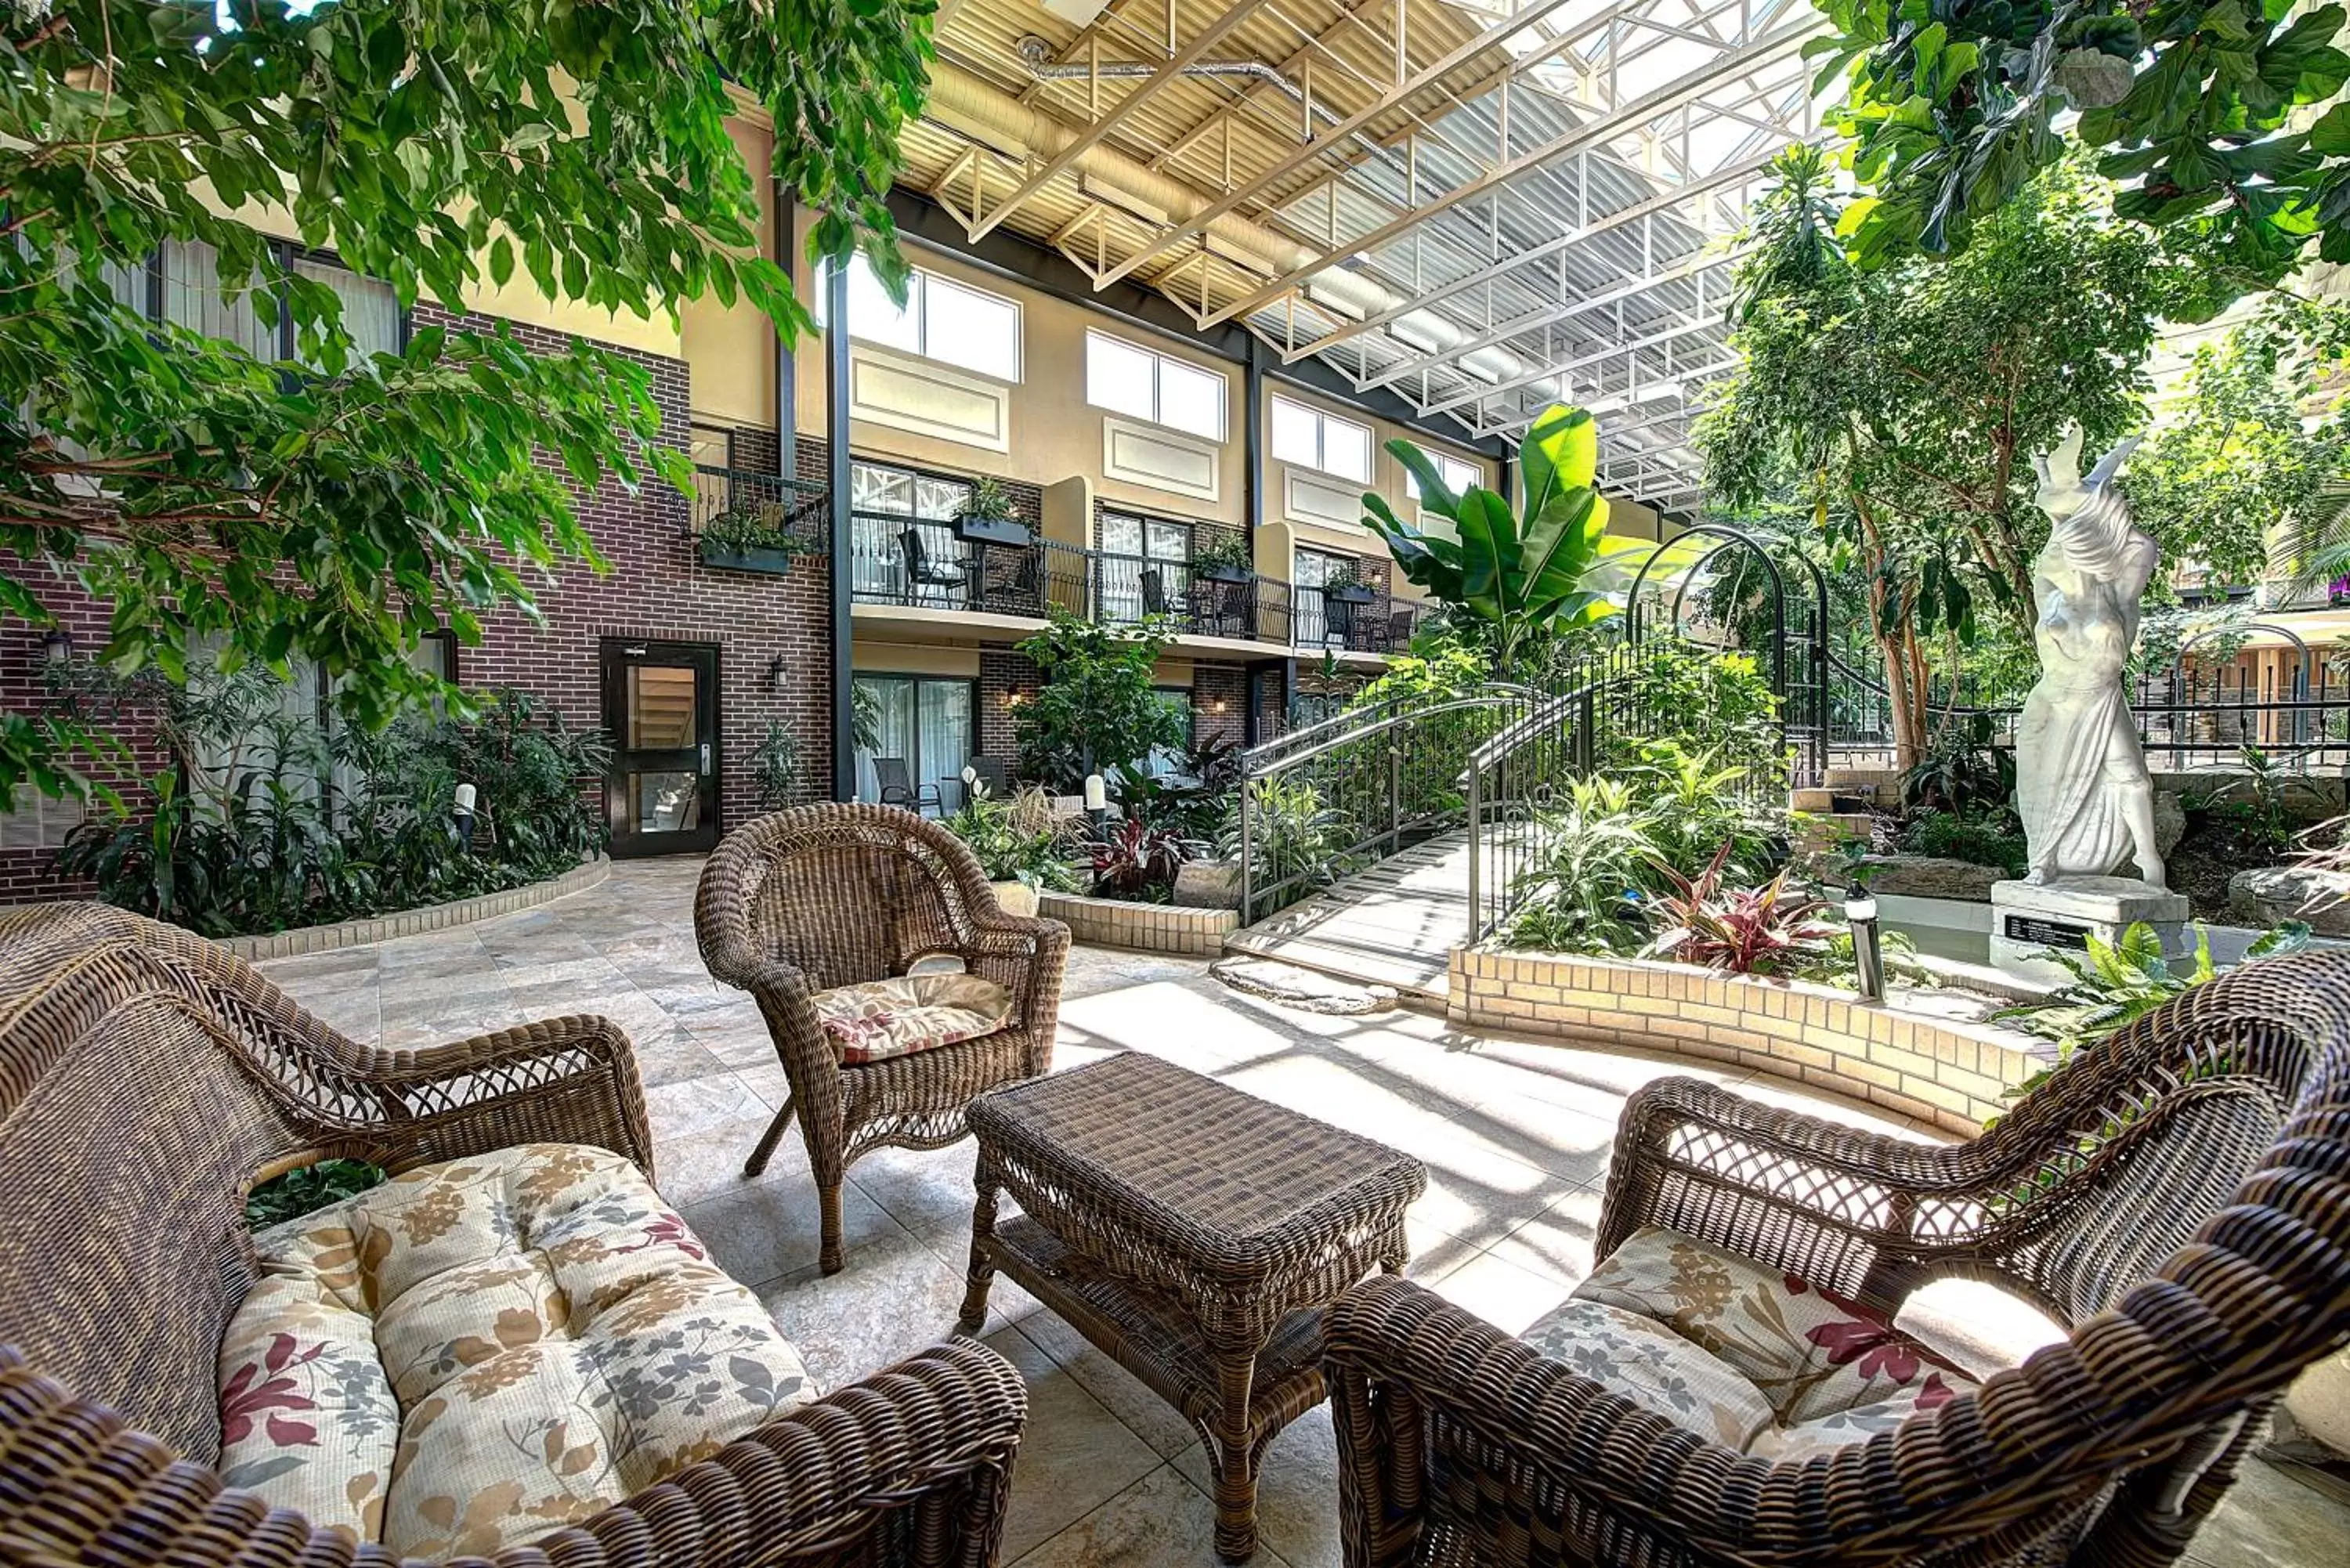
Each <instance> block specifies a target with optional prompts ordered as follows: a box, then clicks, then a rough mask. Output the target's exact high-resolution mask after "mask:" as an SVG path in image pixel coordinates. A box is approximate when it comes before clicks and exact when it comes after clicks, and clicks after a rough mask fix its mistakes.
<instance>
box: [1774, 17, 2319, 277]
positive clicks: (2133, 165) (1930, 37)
mask: <svg viewBox="0 0 2350 1568" xmlns="http://www.w3.org/2000/svg"><path fill="white" fill-rule="evenodd" d="M1815 4H1816V5H1818V7H1819V9H1820V10H1821V11H1822V12H1824V13H1825V15H1826V16H1828V18H1829V19H1830V21H1831V22H1832V23H1833V25H1834V26H1833V30H1832V31H1831V32H1830V33H1829V34H1828V35H1826V36H1823V37H1820V38H1817V39H1814V40H1813V42H1812V43H1810V44H1809V45H1807V46H1806V47H1805V52H1806V54H1808V55H1810V56H1812V57H1815V58H1819V59H1822V60H1823V61H1824V64H1823V66H1822V68H1821V70H1820V72H1819V83H1820V85H1821V86H1823V87H1825V86H1827V85H1829V84H1830V83H1831V82H1833V81H1834V80H1835V78H1837V77H1839V76H1842V77H1844V78H1846V102H1845V105H1844V107H1843V109H1842V110H1841V111H1840V115H1839V126H1840V129H1841V130H1843V131H1844V132H1845V134H1846V136H1847V137H1848V138H1850V139H1851V140H1852V143H1853V146H1852V153H1851V165H1852V168H1853V170H1854V171H1855V173H1856V175H1857V176H1858V177H1859V179H1860V181H1861V182H1862V183H1863V184H1864V185H1866V186H1867V187H1868V188H1869V189H1870V191H1871V192H1872V199H1871V200H1870V201H1869V202H1867V204H1866V206H1864V207H1862V208H1861V209H1859V210H1857V211H1856V212H1855V213H1853V215H1852V217H1853V222H1852V227H1851V231H1850V239H1851V244H1852V248H1853V252H1854V254H1855V255H1856V258H1857V259H1858V260H1860V261H1861V262H1862V264H1863V265H1870V266H1875V265H1884V264H1887V263H1889V262H1893V261H1897V260H1898V259H1899V258H1901V257H1902V256H1904V255H1907V254H1913V253H1915V252H1918V251H1923V252H1925V253H1927V254H1952V253H1956V252H1959V251H1962V250H1964V249H1966V248H1967V246H1968V245H1969V244H1975V243H1980V241H1981V234H1982V233H1983V230H1984V228H1985V226H1986V225H1987V224H1990V223H1993V222H1994V221H1995V220H1996V219H1997V217H1998V216H1999V214H2000V213H2002V211H2003V209H2004V208H2005V207H2006V206H2007V204H2008V203H2009V202H2012V201H2013V200H2015V199H2016V198H2017V197H2018V196H2019V195H2021V194H2022V192H2024V190H2025V188H2026V187H2027V186H2028V185H2030V184H2031V182H2033V180H2035V179H2036V178H2038V177H2039V176H2040V175H2041V174H2043V172H2044V171H2047V170H2048V169H2050V168H2052V167H2054V165H2055V164H2057V163H2058V162H2060V161H2062V160H2063V159H2064V156H2065V150H2066V147H2067V146H2068V144H2073V143H2077V144H2078V145H2081V146H2084V147H2086V148H2088V149H2090V150H2092V151H2094V152H2095V153H2097V154H2099V155H2100V156H2099V161H2098V164H2097V168H2098V171H2099V172H2101V173H2102V174H2104V175H2106V176H2107V177H2108V178H2110V179H2112V180H2114V181H2115V182H2116V185H2115V187H2114V188H2113V191H2112V194H2111V211H2112V212H2113V213H2115V215H2116V216H2118V217H2121V218H2124V219H2128V220H2134V221H2136V222H2138V223H2144V224H2147V225H2149V226H2151V227H2154V228H2157V229H2159V230H2161V231H2163V232H2164V233H2165V234H2166V235H2167V236H2168V238H2169V239H2171V240H2172V241H2174V242H2176V243H2177V244H2178V245H2179V246H2180V247H2181V248H2182V249H2185V250H2189V251H2191V252H2192V253H2193V254H2196V255H2197V257H2198V258H2199V260H2200V261H2201V262H2202V263H2203V271H2202V273H2201V275H2200V276H2199V297H2198V299H2197V300H2196V301H2195V307H2196V309H2197V312H2198V315H2199V317H2200V316H2208V315H2209V314H2210V313H2211V312H2213V311H2215V310H2216V309H2217V308H2218V307H2219V306H2220V305H2222V304H2224V303H2225V302H2226V300H2228V299H2229V298H2230V297H2232V296H2234V295H2236V294H2239V293H2241V292H2242V291H2243V290H2244V289H2246V288H2248V287H2255V286H2263V285H2268V284H2273V283H2275V282H2277V281H2279V280H2281V279H2282V278H2283V277H2285V276H2286V275H2290V274H2291V273H2292V272H2293V270H2294V269H2295V268H2296V267H2298V266H2299V265H2300V264H2301V262H2302V260H2303V257H2304V256H2305V254H2306V253H2307V252H2308V251H2309V250H2310V249H2311V248H2312V246H2313V244H2314V248H2315V249H2316V251H2317V253H2318V254H2320V255H2321V256H2323V257H2324V259H2325V260H2327V261H2336V262H2338V261H2350V105H2342V104H2336V105H2334V107H2332V108H2331V109H2327V110H2326V111H2325V112H2324V114H2323V115H2322V116H2319V117H2317V118H2316V119H2314V121H2312V120H2311V119H2310V118H2309V116H2308V115H2306V114H2298V115H2297V114H2296V113H2295V111H2296V110H2299V109H2305V108H2306V107H2307V106H2314V105H2317V104H2322V103H2324V102H2325V101H2326V100H2327V99H2330V98H2332V97H2333V96H2334V94H2335V93H2336V92H2337V91H2339V90H2340V88H2341V87H2342V85H2343V83H2344V81H2345V79H2350V57H2345V55H2344V53H2343V52H2342V50H2341V49H2340V48H2338V47H2335V46H2336V43H2337V41H2338V40H2339V38H2340V36H2341V33H2342V29H2343V22H2344V16H2345V13H2344V9H2343V7H2342V6H2340V5H2317V6H2313V7H2308V8H2305V9H2304V8H2300V7H2296V6H2293V5H2288V4H2285V3H2284V0H2262V3H2257V4H2256V3H2254V0H1959V3H1956V4H1937V5H1912V4H1904V3H1902V0H1815ZM2068 113H2069V114H2073V115H2074V116H2076V118H2074V119H2072V120H2071V121H2070V122H2069V124H2065V125H2064V127H2063V129H2060V123H2062V118H2063V117H2064V116H2065V115H2067V114H2068ZM2180 318H2181V319H2184V318H2186V317H2184V316H2182V317H2180Z"/></svg>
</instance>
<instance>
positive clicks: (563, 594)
mask: <svg viewBox="0 0 2350 1568" xmlns="http://www.w3.org/2000/svg"><path fill="white" fill-rule="evenodd" d="M414 314H415V319H416V322H417V324H418V325H419V326H425V325H433V324H441V325H452V326H455V325H463V326H468V327H486V326H488V325H490V324H489V323H488V322H487V320H486V319H485V318H482V317H463V318H461V317H455V316H453V315H452V314H450V313H446V312H443V311H441V310H438V309H436V308H435V307H433V306H430V305H420V306H417V308H416V311H415V313H414ZM514 331H515V336H516V337H518V338H519V339H520V340H521V341H522V342H523V344H524V345H525V347H527V348H531V349H533V350H535V351H538V352H549V353H552V352H561V351H564V350H566V349H567V348H568V347H569V340H568V339H567V337H564V336H562V335H561V334H557V333H552V332H547V331H545V330H542V329H539V328H535V327H526V326H521V325H516V326H515V327H514ZM612 352H615V353H619V354H621V355H623V356H624V357H625V358H630V359H633V360H634V361H636V362H637V363H638V364H639V365H641V366H643V367H644V368H645V369H646V370H647V371H648V372H649V373H650V377H651V381H652V393H653V398H654V400H655V402H656V403H657V405H658V406H659V408H660V415H661V425H662V431H661V439H662V440H663V441H664V442H666V443H668V444H671V445H674V446H678V447H683V446H684V445H685V443H686V441H687V434H688V427H689V424H690V420H689V416H688V411H687V410H688V406H689V400H688V390H689V388H688V374H687V367H686V366H685V364H684V362H683V361H681V360H677V359H670V358H661V357H659V356H655V355H649V354H643V353H639V352H636V351H632V350H626V349H614V350H612ZM746 433H747V434H748V435H750V436H752V437H754V438H756V437H762V436H764V437H765V438H766V440H767V441H769V443H770V444H769V445H768V446H767V447H766V448H765V460H766V463H767V465H768V466H772V464H773V461H774V447H773V445H772V441H773V437H772V435H771V434H769V433H768V432H764V431H752V432H746ZM754 448H755V441H753V442H752V443H750V444H748V445H746V443H745V441H744V440H743V437H742V436H738V438H737V447H736V452H737V461H738V462H747V461H748V459H747V455H746V454H747V453H748V452H750V451H752V450H754ZM824 458H825V446H824V442H823V441H807V440H805V439H803V440H802V441H800V442H799V456H798V465H799V468H800V472H801V473H802V474H803V475H804V476H806V477H811V478H815V479H817V480H819V481H820V480H822V479H823V478H824V476H825V475H824ZM541 462H542V463H543V464H544V465H545V466H546V467H547V468H548V469H550V470H551V471H556V472H559V471H560V462H559V461H558V460H556V459H555V458H554V457H553V456H552V455H551V454H550V455H548V456H546V457H543V458H542V459H541ZM1028 494H1029V496H1030V497H1031V498H1032V504H1033V498H1034V496H1035V490H1034V487H1028ZM574 497H575V504H576V505H577V507H578V510H579V515H580V518H581V520H582V521H583V522H584V523H585V524H586V525H587V530H588V533H589V535H590V536H591V537H592V538H593V539H594V540H595V543H596V547H597V549H598V551H599V552H600V553H601V554H602V555H603V556H604V557H605V559H606V560H607V561H608V563H609V564H610V569H609V570H608V572H605V573H601V574H598V573H596V572H593V571H591V570H589V569H588V568H587V567H586V566H580V565H577V564H570V565H567V566H563V567H562V568H561V569H560V570H559V572H558V573H557V575H556V579H555V580H554V581H553V582H552V583H549V584H546V585H544V586H542V587H539V588H538V589H537V590H536V600H537V605H538V608H539V610H540V612H541V614H542V615H543V616H544V618H545V625H544V626H541V625H538V624H535V623H534V622H533V621H532V620H531V619H530V618H527V617H525V616H524V615H523V614H522V613H521V612H519V611H518V610H515V609H512V608H508V609H504V610H501V611H498V612H496V613H494V614H492V615H489V616H486V617H484V621H483V638H482V643H481V645H480V646H479V647H474V648H464V649H460V650H459V652H458V657H457V663H458V678H459V680H460V681H461V682H462V683H463V685H464V686H466V687H467V688H469V689H474V690H480V689H483V688H487V687H494V686H514V687H519V688H521V689H523V690H525V691H529V692H531V693H532V694H533V695H535V696H537V697H539V698H541V699H543V700H544V701H546V702H547V703H550V704H552V705H553V706H554V707H556V709H558V710H559V711H561V712H562V714H563V715H564V717H565V718H566V719H567V720H568V721H570V722H574V723H579V724H600V723H602V722H603V712H602V674H601V663H600V653H601V643H602V640H603V639H606V638H623V639H630V640H654V641H664V642H686V643H706V644H714V645H716V647H717V648H718V649H719V662H720V674H719V700H720V733H719V769H720V793H721V803H722V804H721V815H722V819H723V822H724V823H726V824H729V825H732V824H735V823H740V822H743V821H744V820H747V819H748V818H749V817H750V816H752V815H755V813H756V810H757V805H756V796H755V787H754V784H753V782H752V777H751V773H750V759H751V753H752V751H753V749H754V747H756V746H757V744H758V743H759V741H760V739H761V738H762V736H764V733H765V731H766V728H767V725H768V723H769V722H770V721H780V722H783V723H784V724H785V725H786V726H788V728H789V729H790V731H791V732H792V733H793V735H794V736H795V738H796V739H797V740H798V742H799V748H800V758H801V779H802V784H801V794H802V797H803V798H821V797H822V796H824V795H826V794H828V793H829V787H830V780H831V766H832V764H831V710H830V704H831V641H830V613H831V587H830V572H829V561H828V559H827V557H825V556H803V557H801V558H800V559H798V560H797V561H795V563H794V564H793V567H792V570H791V571H790V573H789V574H788V575H785V576H768V575H761V574H751V573H743V572H731V571H723V570H720V569H717V568H713V567H709V566H703V565H702V562H701V559H700V557H699V556H698V555H697V553H696V551H695V548H694V545H693V543H692V540H691V538H690V536H689V535H688V533H687V519H688V508H687V504H686V502H685V500H684V499H683V498H682V497H681V496H679V495H678V494H676V493H674V492H672V491H671V490H669V489H668V488H667V487H666V486H665V485H660V484H650V483H649V484H647V485H645V486H644V487H643V488H642V489H641V490H640V491H639V492H638V493H633V494H632V493H629V491H628V490H627V489H625V488H624V487H623V486H621V485H620V484H619V483H617V482H615V481H612V480H609V479H608V480H606V481H605V482H604V483H601V484H599V485H598V486H597V487H596V488H595V489H594V490H593V491H591V492H587V493H579V492H578V491H577V489H576V488H575V490H574ZM10 569H11V571H12V573H14V574H16V575H19V576H29V580H31V581H33V582H34V583H35V584H36V586H39V587H40V589H41V597H42V599H43V602H44V603H46V604H47V605H49V606H50V607H52V608H53V609H54V610H56V611H57V612H58V613H59V614H60V616H61V617H62V618H64V619H65V620H66V621H67V623H68V625H69V626H70V627H71V628H73V631H74V638H75V643H76V646H77V648H78V649H82V650H86V651H87V650H95V649H98V648H99V647H100V646H101V645H102V644H103V643H104V641H105V638H106V633H105V627H106V618H107V615H106V608H105V607H104V606H103V605H101V604H99V603H97V602H94V601H92V600H91V599H90V598H89V597H88V596H87V595H86V594H84V593H83V592H82V591H81V590H80V588H79V587H78V585H76V584H74V583H72V582H70V581H69V580H66V579H63V578H59V577H56V576H50V577H49V578H48V580H47V582H46V583H43V580H42V578H43V573H42V571H41V569H39V568H36V569H35V570H34V571H33V572H32V573H31V574H23V573H21V572H18V571H17V569H16V567H15V566H14V565H13V563H12V564H11V565H10ZM778 656H780V658H781V659H782V661H783V678H782V680H780V682H777V681H771V680H770V679H769V676H768V669H769V666H770V664H771V662H772V661H774V660H775V659H777V658H778ZM40 658H41V641H40V635H39V634H38V633H36V632H35V631H33V630H31V629H30V628H26V627H25V626H23V625H22V624H21V623H12V624H9V625H6V626H5V627H0V711H16V712H31V711H38V709H39V707H40V706H41V703H42V701H43V691H42V685H41V682H40V680H39V674H40V671H39V668H38V661H39V659H40ZM777 685H780V686H781V688H782V689H781V690H780V691H778V690H776V689H775V688H776V686H777ZM125 738H126V739H128V740H130V741H131V742H133V744H134V746H135V747H136V748H138V750H139V753H140V754H139V758H138V763H139V766H140V768H142V769H152V768H153V767H155V766H157V765H159V764H160V763H161V757H160V754H159V753H157V752H156V751H155V748H154V747H153V744H152V742H151V738H150V737H149V736H148V735H146V734H145V733H144V732H142V731H141V730H140V729H139V728H138V727H136V726H131V727H129V728H127V729H126V731H125ZM20 836H21V835H20ZM51 853H52V851H50V850H49V849H47V848H43V847H25V846H19V847H0V903H4V902H9V901H16V900H23V899H26V898H39V897H58V896H69V895H71V894H73V893H76V892H80V891H84V889H80V888H68V887H67V886H66V885H64V884H63V883H62V882H61V881H60V880H59V879H58V878H57V876H56V875H55V873H54V871H53V870H52V869H51V868H50V864H49V862H50V857H51Z"/></svg>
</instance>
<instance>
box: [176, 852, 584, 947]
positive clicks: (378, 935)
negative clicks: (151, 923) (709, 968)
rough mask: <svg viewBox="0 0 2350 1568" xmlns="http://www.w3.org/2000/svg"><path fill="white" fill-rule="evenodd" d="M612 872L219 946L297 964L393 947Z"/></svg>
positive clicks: (580, 869)
mask: <svg viewBox="0 0 2350 1568" xmlns="http://www.w3.org/2000/svg"><path fill="white" fill-rule="evenodd" d="M611 869H612V863H611V862H610V861H609V860H607V859H605V858H603V857H600V856H598V857H597V858H596V859H593V860H590V861H588V862H587V863H586V864H585V865H581V866H576V867H572V868H571V869H570V870H568V871H566V872H565V873H564V874H563V875H562V876H560V877H548V878H547V879H546V881H544V882H529V883H525V884H524V885H523V886H522V887H519V888H506V889H504V891H502V892H496V893H484V894H481V895H479V896H478V897H475V898H458V899H455V900H453V901H452V902H450V903H446V904H428V905H426V906H425V907H424V908H422V909H400V910H395V911H394V912H392V913H390V914H388V915H369V916H366V917H364V918H363V919H356V920H338V921H336V922H335V923H334V924H333V925H330V926H303V927H300V928H298V929H294V930H290V931H265V932H263V933H261V934H260V935H258V936H250V937H214V938H213V941H215V942H217V943H218V944H219V945H220V946H222V947H224V948H225V949H227V950H228V951H229V952H230V953H231V954H232V955H234V957H237V958H241V959H244V960H247V961H257V960H260V959H275V958H292V957H294V956H295V955H296V954H298V953H321V952H328V951H330V950H334V949H336V948H358V947H366V946H368V945H369V943H371V942H383V941H390V940H392V939H393V938H395V937H414V936H421V935H422V934H423V933H425V932H426V931H445V930H449V929H452V928H454V927H457V926H469V925H472V924H473V922H474V921H475V920H489V919H496V918H497V917H498V916H500V915H511V914H514V913H515V911H517V910H520V909H535V908H536V907H537V906H538V905H540V904H546V903H551V902H552V901H554V900H555V899H556V898H567V897H568V896H570V895H571V894H573V893H584V892H586V891H587V889H588V888H593V887H595V886H596V885H597V884H598V883H599V882H601V881H603V880H604V878H605V877H606V876H607V875H608V874H609V873H610V871H611Z"/></svg>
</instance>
